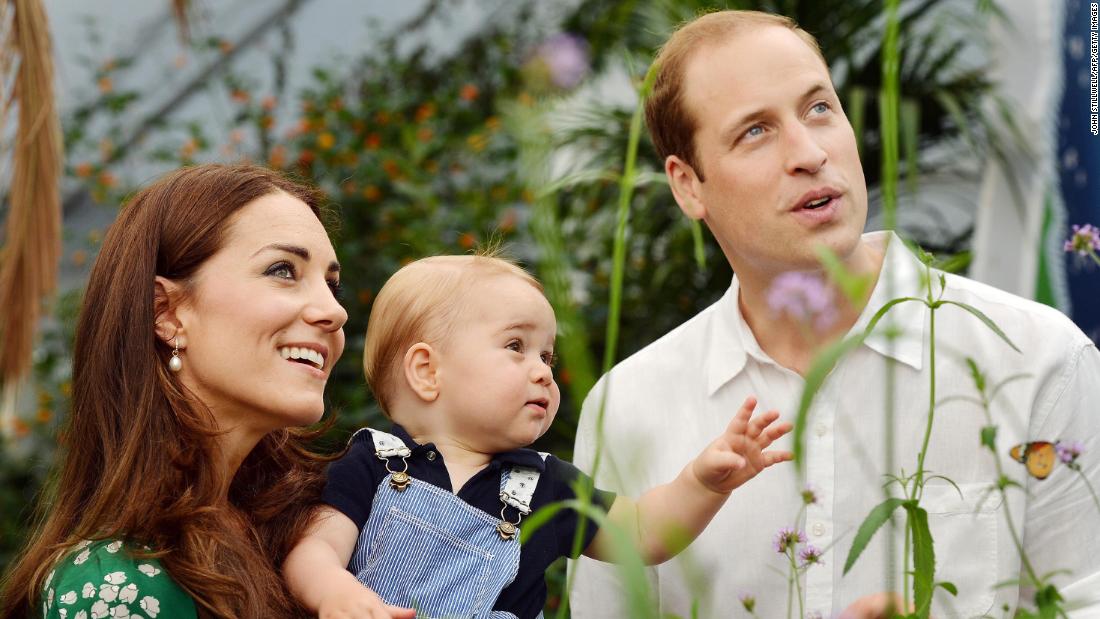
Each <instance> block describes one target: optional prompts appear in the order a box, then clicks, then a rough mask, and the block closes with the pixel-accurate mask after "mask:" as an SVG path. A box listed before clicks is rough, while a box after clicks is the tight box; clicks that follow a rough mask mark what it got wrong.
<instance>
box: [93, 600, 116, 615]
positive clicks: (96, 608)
mask: <svg viewBox="0 0 1100 619" xmlns="http://www.w3.org/2000/svg"><path fill="white" fill-rule="evenodd" d="M109 612H111V611H110V610H109V609H108V608H107V602H104V601H103V600H96V601H95V604H92V619H104V617H106V616H107V613H109Z"/></svg>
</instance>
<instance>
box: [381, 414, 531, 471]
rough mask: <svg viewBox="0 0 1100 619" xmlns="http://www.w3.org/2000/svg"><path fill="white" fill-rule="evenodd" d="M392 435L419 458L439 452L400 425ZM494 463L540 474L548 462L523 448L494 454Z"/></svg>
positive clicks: (394, 429) (393, 427)
mask: <svg viewBox="0 0 1100 619" xmlns="http://www.w3.org/2000/svg"><path fill="white" fill-rule="evenodd" d="M390 434H393V435H394V436H396V437H397V438H399V439H401V441H402V442H404V443H405V445H406V446H407V447H408V448H409V449H410V450H411V451H412V455H413V456H417V455H420V454H422V453H424V452H427V451H431V450H434V451H439V450H438V449H437V448H436V446H435V444H434V443H425V444H423V445H421V444H420V443H417V442H416V441H415V440H413V437H412V436H410V435H409V433H408V431H406V430H405V428H403V427H402V426H401V424H399V423H394V424H393V426H392V427H391V428H390ZM492 462H493V463H496V464H498V466H499V465H504V464H507V465H516V466H527V467H530V468H533V469H538V471H539V472H540V473H542V472H544V471H546V461H545V460H544V459H543V458H542V456H541V455H540V454H539V452H537V451H535V450H533V449H525V448H522V447H521V448H519V449H513V450H511V451H503V452H501V453H498V454H493V459H492Z"/></svg>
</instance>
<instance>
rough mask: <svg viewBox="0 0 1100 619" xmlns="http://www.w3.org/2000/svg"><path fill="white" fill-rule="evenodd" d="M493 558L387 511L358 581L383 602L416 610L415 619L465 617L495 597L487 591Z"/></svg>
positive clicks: (409, 516) (444, 533)
mask: <svg viewBox="0 0 1100 619" xmlns="http://www.w3.org/2000/svg"><path fill="white" fill-rule="evenodd" d="M492 558H493V557H492V554H491V553H489V552H488V551H486V550H484V549H482V548H479V547H478V546H475V545H472V544H470V543H469V542H467V541H465V540H463V539H461V538H459V537H457V536H455V535H454V534H452V533H450V532H449V531H447V530H445V529H443V528H441V527H439V526H437V525H435V524H432V523H431V522H428V521H427V520H424V519H422V518H419V517H417V516H416V515H414V514H410V513H408V512H406V511H403V510H401V509H398V508H396V507H391V508H390V509H389V510H388V511H387V512H386V515H385V517H384V520H383V522H382V526H381V527H380V532H379V535H378V537H377V539H376V540H375V543H374V544H373V546H372V548H371V550H370V554H369V556H368V559H367V564H366V567H365V568H364V570H363V572H362V573H360V574H358V575H357V576H358V578H359V580H360V581H361V582H363V584H365V585H367V586H368V587H370V588H371V589H373V590H374V592H375V593H377V594H378V595H379V596H381V598H382V599H383V600H385V601H386V602H387V603H389V604H396V605H398V606H405V607H414V608H416V609H417V617H424V618H442V617H469V616H472V615H473V614H475V613H478V612H480V611H482V610H483V609H484V608H485V607H486V606H487V605H489V604H492V603H493V602H494V601H495V599H496V595H495V594H496V593H499V591H495V592H490V591H489V589H488V585H489V582H488V581H489V570H490V561H491V560H492ZM491 593H492V594H493V599H488V597H489V595H490V594H491Z"/></svg>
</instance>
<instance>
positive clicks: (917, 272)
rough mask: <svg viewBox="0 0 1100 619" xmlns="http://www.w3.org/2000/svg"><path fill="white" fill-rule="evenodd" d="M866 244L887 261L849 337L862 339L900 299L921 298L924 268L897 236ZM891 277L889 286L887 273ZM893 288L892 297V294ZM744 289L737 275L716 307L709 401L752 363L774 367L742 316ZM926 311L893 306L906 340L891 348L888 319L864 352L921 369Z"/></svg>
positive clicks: (880, 235)
mask: <svg viewBox="0 0 1100 619" xmlns="http://www.w3.org/2000/svg"><path fill="white" fill-rule="evenodd" d="M862 241H863V242H864V243H870V244H872V245H876V246H878V247H882V246H884V245H885V247H886V256H885V258H884V259H883V263H882V264H883V268H882V270H881V271H880V272H879V275H880V276H879V278H878V281H877V282H876V283H875V288H874V290H873V291H872V292H871V297H870V299H869V300H868V302H867V305H866V307H864V308H863V312H862V313H861V314H860V316H859V318H858V319H857V320H856V322H855V324H854V325H853V326H852V329H851V330H850V331H849V332H848V335H849V336H850V335H853V334H856V333H861V332H863V330H864V329H865V328H867V325H868V324H869V323H870V321H871V318H872V317H873V316H874V315H875V312H877V311H878V310H879V308H881V307H882V306H883V305H885V304H886V303H887V302H888V301H889V300H890V299H893V298H896V297H901V296H912V297H918V298H919V297H923V290H924V289H923V284H922V277H923V275H922V274H923V270H924V267H923V265H922V264H921V263H920V261H919V260H917V257H916V256H914V255H913V254H912V253H911V252H910V251H909V249H908V248H907V247H906V246H905V243H903V242H902V240H901V239H900V238H898V236H897V235H896V234H894V233H893V232H887V231H880V232H868V233H866V234H864V235H863V237H862ZM887 272H889V273H890V276H889V278H890V281H887V279H888V278H887V277H886V276H885V275H884V274H885V273H887ZM891 287H892V288H893V290H892V291H891V290H890V288H891ZM739 294H740V284H739V283H738V281H737V275H736V274H735V275H734V276H733V281H732V282H731V283H730V287H729V290H727V291H726V294H724V295H723V296H722V298H721V299H719V300H718V302H717V303H716V304H715V306H714V310H715V312H716V315H715V318H714V320H713V322H712V323H711V333H710V338H709V340H708V350H707V353H706V364H707V365H706V376H707V395H714V393H715V392H716V391H718V389H719V388H720V387H721V386H722V385H724V384H726V383H727V382H729V381H730V380H731V379H733V378H734V377H735V376H737V374H739V373H740V372H741V370H743V369H744V368H745V362H746V361H747V360H748V358H749V357H752V358H754V359H756V360H757V361H761V362H767V363H775V362H774V361H773V360H772V359H771V358H770V357H769V356H768V355H767V353H765V352H764V351H763V350H762V349H761V348H760V344H759V343H757V341H756V336H755V335H753V333H752V329H750V328H749V325H748V323H747V322H745V317H744V316H743V315H742V314H741V306H740V303H738V295H739ZM925 310H926V307H925V306H924V304H922V303H915V302H907V303H899V304H898V305H895V306H894V307H893V308H892V309H891V310H890V313H889V315H888V316H889V317H891V318H892V319H893V320H894V321H895V322H894V324H896V325H898V326H899V327H900V328H902V329H903V331H904V335H903V336H902V337H899V338H897V339H896V340H894V342H893V343H891V342H890V341H889V340H888V338H886V337H885V335H883V333H884V332H885V327H886V325H887V322H886V318H883V320H882V321H880V322H879V324H878V325H877V326H876V327H875V332H874V334H873V335H871V337H869V338H867V341H866V342H865V344H866V346H867V347H868V348H870V349H871V350H874V351H875V352H877V353H879V354H881V355H883V356H886V357H890V358H892V359H894V360H896V361H899V362H901V363H904V364H906V365H908V366H911V367H913V368H914V369H917V370H919V369H921V362H922V359H923V354H924V323H925Z"/></svg>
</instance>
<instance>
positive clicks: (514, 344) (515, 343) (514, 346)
mask: <svg viewBox="0 0 1100 619" xmlns="http://www.w3.org/2000/svg"><path fill="white" fill-rule="evenodd" d="M505 348H507V349H508V350H514V351H516V352H518V353H522V352H523V342H521V341H519V340H512V341H511V342H508V345H507V346H505Z"/></svg>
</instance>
